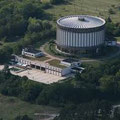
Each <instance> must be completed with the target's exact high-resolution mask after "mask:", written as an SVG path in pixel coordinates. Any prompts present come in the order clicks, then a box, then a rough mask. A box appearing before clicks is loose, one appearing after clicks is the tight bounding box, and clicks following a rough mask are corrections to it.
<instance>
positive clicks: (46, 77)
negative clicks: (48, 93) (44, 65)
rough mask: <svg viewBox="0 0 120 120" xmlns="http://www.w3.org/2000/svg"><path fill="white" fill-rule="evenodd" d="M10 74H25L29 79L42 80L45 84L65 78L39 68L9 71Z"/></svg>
mask: <svg viewBox="0 0 120 120" xmlns="http://www.w3.org/2000/svg"><path fill="white" fill-rule="evenodd" d="M11 73H12V74H14V75H18V76H21V77H23V76H27V77H28V78H29V79H31V80H34V81H37V82H42V83H46V84H50V83H54V82H58V81H59V80H62V79H65V77H60V76H55V75H52V74H48V73H44V72H42V71H40V70H36V69H32V70H25V71H22V72H19V73H17V72H14V71H11Z"/></svg>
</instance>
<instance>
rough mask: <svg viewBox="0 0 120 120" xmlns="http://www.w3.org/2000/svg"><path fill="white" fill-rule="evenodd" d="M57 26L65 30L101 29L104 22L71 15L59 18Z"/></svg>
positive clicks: (91, 17) (100, 19)
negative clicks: (65, 28)
mask: <svg viewBox="0 0 120 120" xmlns="http://www.w3.org/2000/svg"><path fill="white" fill-rule="evenodd" d="M57 24H58V25H60V26H62V27H67V28H76V29H87V28H96V27H101V26H103V25H104V24H105V20H104V19H102V18H99V17H95V16H89V15H71V16H66V17H62V18H60V19H59V20H57Z"/></svg>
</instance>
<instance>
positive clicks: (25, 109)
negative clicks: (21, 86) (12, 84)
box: [0, 94, 59, 120]
mask: <svg viewBox="0 0 120 120" xmlns="http://www.w3.org/2000/svg"><path fill="white" fill-rule="evenodd" d="M58 111H59V109H58V108H53V107H49V106H41V105H35V104H30V103H27V102H23V101H21V100H19V99H17V98H15V97H7V96H3V95H1V94H0V118H3V120H13V119H14V118H15V117H16V116H18V115H25V114H26V115H29V116H30V117H32V118H34V114H35V113H49V114H56V113H58Z"/></svg>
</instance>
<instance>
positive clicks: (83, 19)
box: [78, 17, 86, 22]
mask: <svg viewBox="0 0 120 120" xmlns="http://www.w3.org/2000/svg"><path fill="white" fill-rule="evenodd" d="M78 20H79V21H82V22H86V19H85V18H84V17H78Z"/></svg>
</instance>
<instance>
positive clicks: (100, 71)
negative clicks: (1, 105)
mask: <svg viewBox="0 0 120 120" xmlns="http://www.w3.org/2000/svg"><path fill="white" fill-rule="evenodd" d="M0 93H1V94H3V95H7V96H16V97H18V98H20V99H21V100H24V101H27V102H30V103H34V104H42V105H51V106H57V107H63V111H62V112H61V114H60V117H58V118H55V120H68V119H70V120H72V119H71V117H70V116H71V115H73V116H74V114H75V113H76V111H78V114H77V115H76V116H74V117H75V118H74V119H75V120H78V119H79V118H80V117H81V116H82V117H83V119H81V120H87V118H84V117H88V120H91V117H94V115H95V116H96V115H97V116H99V115H98V113H95V114H92V113H94V112H95V111H97V112H98V110H99V109H101V110H102V109H103V113H101V114H100V115H101V116H100V120H107V119H108V118H109V115H108V116H105V115H104V114H110V113H109V112H110V110H111V107H112V105H114V104H115V103H117V102H119V101H120V61H119V59H115V60H112V61H110V62H109V63H104V64H102V65H99V66H98V67H93V66H91V65H89V66H87V67H86V70H85V71H84V72H83V73H82V74H79V73H76V76H75V77H74V78H70V79H66V80H65V81H63V82H60V83H53V84H50V85H46V84H42V83H37V82H34V81H31V80H29V79H28V78H27V77H19V76H14V75H12V74H11V73H10V71H9V69H8V66H7V65H5V67H4V69H3V71H1V72H0ZM95 103H96V104H95ZM103 103H104V104H105V105H106V106H102V104H103ZM99 104H100V105H99ZM88 105H89V106H90V107H89V108H90V109H88V108H87V107H85V106H88ZM91 106H93V107H91ZM81 107H83V108H84V109H82V110H81V111H79V110H80V108H81ZM104 107H105V108H104ZM85 108H87V113H86V109H85ZM92 108H93V109H92ZM91 109H92V110H93V112H92V113H91ZM108 110H109V111H108ZM64 111H66V112H67V113H66V116H65V115H64V114H65V112H64ZM74 112H75V113H74ZM89 112H90V113H91V114H90V113H89ZM106 112H107V113H106ZM85 113H86V114H88V116H86V115H85ZM102 114H103V115H102ZM62 116H64V119H63V117H62ZM118 116H119V113H118V114H117V117H116V118H115V120H118ZM69 117H70V118H69ZM105 117H107V118H105ZM109 119H110V118H109ZM95 120H96V119H95Z"/></svg>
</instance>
